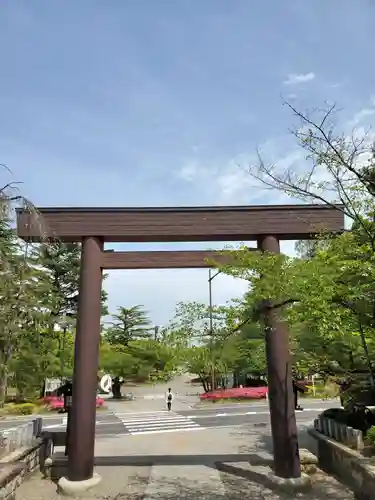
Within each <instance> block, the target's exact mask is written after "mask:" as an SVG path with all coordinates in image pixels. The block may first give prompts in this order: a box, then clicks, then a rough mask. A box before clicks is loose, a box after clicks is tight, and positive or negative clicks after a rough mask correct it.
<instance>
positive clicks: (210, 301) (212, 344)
mask: <svg viewBox="0 0 375 500" xmlns="http://www.w3.org/2000/svg"><path fill="white" fill-rule="evenodd" d="M220 273H221V271H217V272H216V273H215V274H212V271H211V269H209V270H208V299H209V321H210V326H209V328H210V339H211V340H210V345H211V363H212V370H211V385H212V390H213V391H214V390H215V354H214V328H213V318H212V280H213V279H215V278H216V276H218V275H219V274H220Z"/></svg>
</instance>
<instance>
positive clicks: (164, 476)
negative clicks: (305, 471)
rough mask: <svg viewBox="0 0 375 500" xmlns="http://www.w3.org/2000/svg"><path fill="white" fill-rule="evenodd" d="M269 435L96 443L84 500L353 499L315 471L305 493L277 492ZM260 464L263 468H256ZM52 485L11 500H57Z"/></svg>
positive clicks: (253, 432)
mask: <svg viewBox="0 0 375 500" xmlns="http://www.w3.org/2000/svg"><path fill="white" fill-rule="evenodd" d="M270 441H271V440H270V436H269V431H268V430H267V429H265V428H262V427H258V428H257V427H255V426H246V427H241V428H240V427H236V428H220V429H206V430H199V431H193V432H189V433H186V432H185V433H181V434H180V433H176V434H173V435H162V434H157V435H152V436H143V435H139V436H128V437H114V438H106V439H97V442H96V450H95V452H96V457H97V459H96V472H97V473H99V474H100V475H101V476H102V482H101V483H100V484H99V485H98V486H97V487H96V488H95V489H94V490H92V491H91V492H88V493H87V494H86V496H85V497H84V498H86V500H125V499H128V500H172V499H173V500H178V499H184V500H196V499H197V498H200V499H201V500H220V499H221V500H244V499H246V498H251V499H252V500H277V499H281V500H287V499H290V498H305V499H306V500H323V499H328V500H339V499H340V500H354V495H353V493H351V492H350V491H348V490H347V489H346V488H345V487H344V486H342V485H340V484H339V483H338V482H337V481H336V480H334V479H333V478H331V477H328V476H326V475H325V474H323V473H320V472H318V473H317V474H315V475H314V476H313V486H312V489H311V491H309V492H307V493H306V494H302V493H298V494H296V495H294V496H293V494H291V493H290V492H289V493H286V492H282V491H280V490H278V489H277V487H275V486H273V485H271V484H270V483H269V481H267V477H266V475H267V473H268V472H269V468H268V467H267V466H266V465H264V459H265V458H269V457H270ZM262 464H263V465H262ZM63 498H65V497H62V496H61V495H59V494H58V493H57V492H56V485H55V484H54V483H53V482H52V481H51V480H50V479H41V477H40V475H35V476H34V477H32V478H31V479H30V480H29V481H26V482H25V483H24V484H22V485H21V487H20V489H19V490H18V491H17V496H16V500H59V499H63Z"/></svg>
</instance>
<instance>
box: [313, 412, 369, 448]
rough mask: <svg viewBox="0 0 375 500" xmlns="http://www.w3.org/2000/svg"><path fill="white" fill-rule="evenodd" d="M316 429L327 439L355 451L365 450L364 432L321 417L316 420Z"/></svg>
mask: <svg viewBox="0 0 375 500" xmlns="http://www.w3.org/2000/svg"><path fill="white" fill-rule="evenodd" d="M314 429H315V430H316V431H318V432H320V433H321V434H324V435H325V436H327V437H330V438H332V439H334V440H335V441H338V442H339V443H343V444H345V445H347V446H349V447H350V448H354V449H355V450H363V447H364V440H363V432H362V431H359V430H357V429H353V427H348V426H347V425H345V424H341V423H340V422H336V420H333V419H332V418H327V417H319V418H317V419H315V420H314Z"/></svg>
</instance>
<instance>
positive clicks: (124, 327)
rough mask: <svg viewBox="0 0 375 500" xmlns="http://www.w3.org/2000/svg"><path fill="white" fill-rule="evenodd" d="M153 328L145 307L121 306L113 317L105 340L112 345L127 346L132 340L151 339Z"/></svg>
mask: <svg viewBox="0 0 375 500" xmlns="http://www.w3.org/2000/svg"><path fill="white" fill-rule="evenodd" d="M151 328H152V325H151V321H150V319H149V317H148V315H147V312H146V311H144V309H143V306H141V305H136V306H133V307H130V308H126V307H122V306H120V307H118V308H117V314H113V315H112V323H111V327H110V328H109V329H108V330H107V331H106V332H105V339H106V341H107V342H109V343H110V344H121V345H124V346H127V345H128V344H129V342H130V341H131V340H135V339H142V338H147V337H150V330H151Z"/></svg>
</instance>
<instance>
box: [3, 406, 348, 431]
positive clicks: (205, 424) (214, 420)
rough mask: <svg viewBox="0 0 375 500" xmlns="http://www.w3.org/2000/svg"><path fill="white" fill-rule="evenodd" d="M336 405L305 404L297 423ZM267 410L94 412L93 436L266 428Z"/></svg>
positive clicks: (58, 423) (56, 425) (57, 425)
mask: <svg viewBox="0 0 375 500" xmlns="http://www.w3.org/2000/svg"><path fill="white" fill-rule="evenodd" d="M333 406H339V404H338V403H337V402H332V401H324V402H322V401H306V402H305V404H304V411H302V412H297V413H296V416H297V422H298V423H299V424H308V423H310V422H312V421H313V420H314V418H316V416H317V415H318V414H319V413H321V412H322V411H323V410H324V409H326V408H329V407H333ZM32 418H33V417H24V418H17V419H13V420H3V421H1V422H0V430H1V429H9V428H14V427H17V426H18V425H20V424H22V423H26V422H27V421H29V420H30V419H32ZM268 423H269V410H268V404H267V403H251V404H232V405H229V404H228V405H220V406H215V407H206V408H200V409H191V410H179V411H171V412H167V411H165V410H154V411H151V410H150V411H141V412H140V411H137V412H122V411H121V412H119V411H116V412H111V411H101V412H98V413H97V419H96V434H97V436H113V435H124V434H130V435H133V436H135V435H140V434H160V433H174V432H190V431H200V430H201V431H202V430H204V429H208V428H216V427H235V426H241V425H244V424H253V425H254V426H267V425H268ZM65 427H66V416H65V415H54V416H50V415H48V416H46V417H44V416H43V428H44V429H45V430H62V429H64V428H65Z"/></svg>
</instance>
